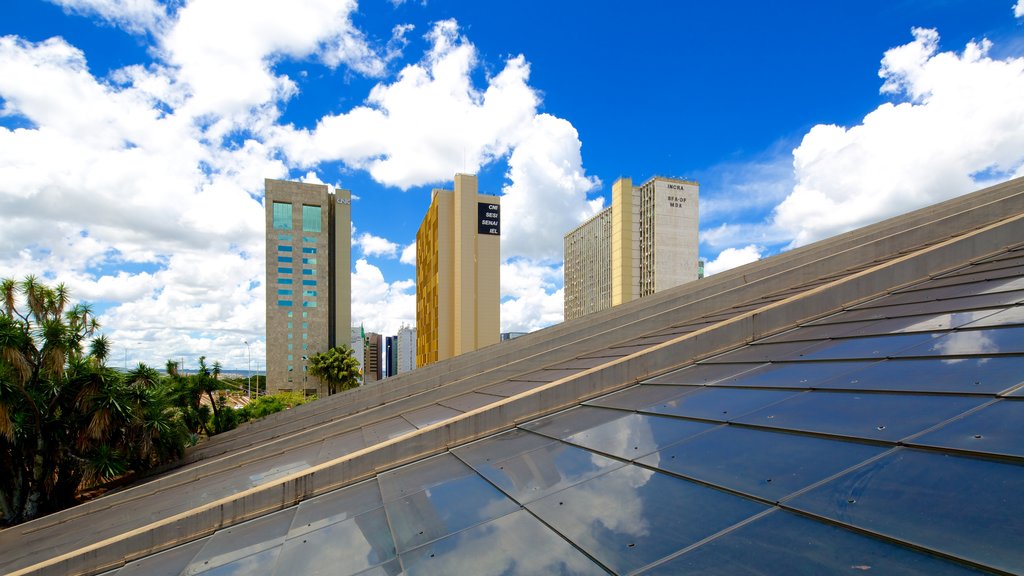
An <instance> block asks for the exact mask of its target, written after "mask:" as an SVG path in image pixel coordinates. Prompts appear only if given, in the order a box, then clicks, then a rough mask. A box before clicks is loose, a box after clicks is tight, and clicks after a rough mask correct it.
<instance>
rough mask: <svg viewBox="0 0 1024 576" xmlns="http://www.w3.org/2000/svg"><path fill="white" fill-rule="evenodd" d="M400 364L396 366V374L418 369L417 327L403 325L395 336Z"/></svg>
mask: <svg viewBox="0 0 1024 576" xmlns="http://www.w3.org/2000/svg"><path fill="white" fill-rule="evenodd" d="M395 340H396V342H395V346H396V348H397V349H398V351H397V360H398V364H397V365H396V366H395V374H403V373H405V372H411V371H412V370H413V369H415V368H416V327H415V326H414V327H412V328H410V327H409V326H405V325H403V326H402V327H401V328H399V329H398V335H397V336H395Z"/></svg>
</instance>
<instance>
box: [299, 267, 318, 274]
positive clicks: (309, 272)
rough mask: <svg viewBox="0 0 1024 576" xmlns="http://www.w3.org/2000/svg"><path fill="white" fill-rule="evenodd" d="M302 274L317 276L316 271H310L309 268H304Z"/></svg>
mask: <svg viewBox="0 0 1024 576" xmlns="http://www.w3.org/2000/svg"><path fill="white" fill-rule="evenodd" d="M302 274H303V275H305V276H315V275H316V270H310V269H309V268H303V269H302Z"/></svg>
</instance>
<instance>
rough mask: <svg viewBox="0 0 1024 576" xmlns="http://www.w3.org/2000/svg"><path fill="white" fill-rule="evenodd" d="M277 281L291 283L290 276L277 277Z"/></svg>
mask: <svg viewBox="0 0 1024 576" xmlns="http://www.w3.org/2000/svg"><path fill="white" fill-rule="evenodd" d="M277 283H278V284H291V283H292V279H291V278H278V279H277Z"/></svg>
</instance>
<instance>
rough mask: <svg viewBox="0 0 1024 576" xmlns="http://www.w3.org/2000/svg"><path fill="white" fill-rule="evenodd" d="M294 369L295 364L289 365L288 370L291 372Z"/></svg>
mask: <svg viewBox="0 0 1024 576" xmlns="http://www.w3.org/2000/svg"><path fill="white" fill-rule="evenodd" d="M292 370H295V366H289V367H288V371H289V372H291V371H292ZM288 381H289V382H291V379H289V380H288Z"/></svg>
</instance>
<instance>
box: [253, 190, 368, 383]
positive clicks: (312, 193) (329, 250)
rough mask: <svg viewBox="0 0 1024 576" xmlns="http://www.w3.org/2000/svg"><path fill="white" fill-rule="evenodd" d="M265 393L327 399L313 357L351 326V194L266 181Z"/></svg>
mask: <svg viewBox="0 0 1024 576" xmlns="http://www.w3.org/2000/svg"><path fill="white" fill-rule="evenodd" d="M264 186H265V191H266V197H265V203H266V225H267V237H266V240H267V283H266V286H267V392H268V393H271V394H273V393H274V392H283V391H301V392H307V393H315V394H317V395H318V396H321V397H323V396H326V395H327V386H326V384H324V383H321V382H320V381H319V379H317V378H315V377H313V376H311V375H309V374H308V373H307V362H306V361H307V359H308V358H309V357H310V356H312V355H313V354H316V353H318V352H324V351H326V350H327V349H328V348H332V347H334V346H337V345H339V344H345V343H347V342H346V340H345V339H346V338H347V335H348V327H349V325H350V324H351V294H352V280H351V246H352V213H351V204H352V201H351V198H352V195H351V193H350V192H349V191H348V190H340V189H338V190H335V191H334V192H333V193H332V192H331V191H330V190H329V189H328V187H327V186H324V185H320V184H303V183H300V182H288V181H284V180H270V179H267V180H266V181H265V183H264Z"/></svg>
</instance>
